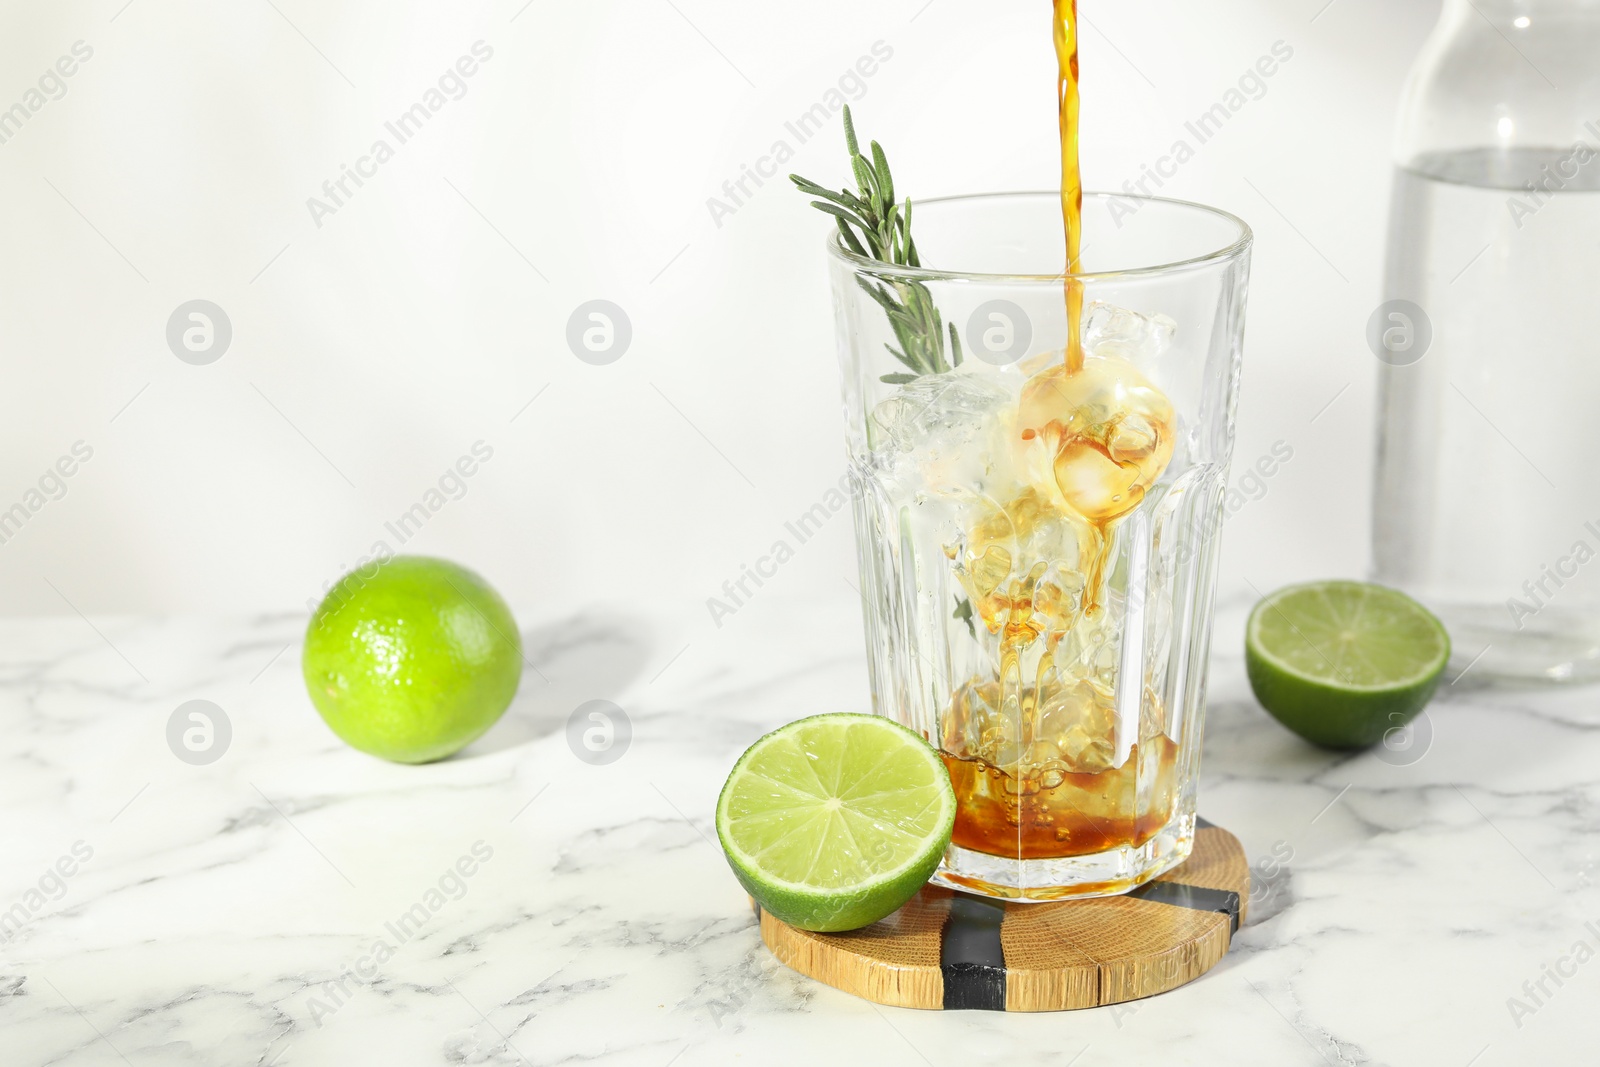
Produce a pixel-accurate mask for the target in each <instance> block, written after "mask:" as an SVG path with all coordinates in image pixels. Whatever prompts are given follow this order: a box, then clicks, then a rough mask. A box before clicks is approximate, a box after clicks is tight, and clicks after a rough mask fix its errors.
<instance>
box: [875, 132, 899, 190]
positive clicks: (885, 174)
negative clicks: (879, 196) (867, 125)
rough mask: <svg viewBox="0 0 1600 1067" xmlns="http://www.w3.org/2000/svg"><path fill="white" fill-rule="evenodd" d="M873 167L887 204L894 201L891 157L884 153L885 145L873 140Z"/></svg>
mask: <svg viewBox="0 0 1600 1067" xmlns="http://www.w3.org/2000/svg"><path fill="white" fill-rule="evenodd" d="M872 169H873V170H874V171H875V172H876V173H877V176H878V188H879V189H882V190H883V201H884V203H886V204H893V203H894V178H892V177H891V176H890V175H889V159H888V157H887V156H885V155H884V154H883V146H882V145H880V144H879V143H878V142H877V141H873V142H872Z"/></svg>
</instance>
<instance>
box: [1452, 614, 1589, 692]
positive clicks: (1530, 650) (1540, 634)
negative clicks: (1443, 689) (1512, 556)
mask: <svg viewBox="0 0 1600 1067" xmlns="http://www.w3.org/2000/svg"><path fill="white" fill-rule="evenodd" d="M1434 610H1435V611H1436V613H1437V614H1438V616H1439V618H1440V620H1441V621H1442V622H1443V623H1444V624H1445V628H1446V629H1447V630H1449V631H1450V643H1451V645H1452V648H1451V657H1450V667H1449V673H1448V675H1447V680H1450V679H1455V678H1461V677H1465V679H1466V682H1467V683H1472V682H1478V683H1480V684H1481V683H1485V682H1504V683H1511V684H1518V683H1533V684H1538V683H1557V684H1560V683H1570V684H1584V683H1589V682H1594V681H1597V680H1600V626H1597V620H1596V618H1595V615H1594V613H1593V612H1588V611H1566V612H1560V611H1558V610H1557V608H1556V607H1555V606H1554V605H1552V606H1551V607H1550V608H1548V609H1546V611H1545V612H1542V613H1541V614H1540V617H1539V618H1537V619H1532V620H1529V621H1528V622H1527V623H1525V624H1524V627H1523V628H1522V629H1521V630H1517V629H1515V628H1513V627H1512V626H1510V625H1508V624H1507V622H1506V619H1507V613H1506V609H1505V607H1504V606H1503V605H1495V606H1493V607H1491V608H1475V607H1460V606H1455V605H1443V604H1441V605H1438V606H1437V607H1435V609H1434Z"/></svg>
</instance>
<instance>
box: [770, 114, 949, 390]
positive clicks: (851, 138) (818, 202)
mask: <svg viewBox="0 0 1600 1067" xmlns="http://www.w3.org/2000/svg"><path fill="white" fill-rule="evenodd" d="M844 137H845V147H846V149H847V150H848V153H849V163H850V171H851V176H852V177H854V178H855V181H856V186H857V190H858V191H857V192H856V193H852V192H851V191H850V190H849V189H848V188H845V189H841V190H839V191H837V192H835V191H834V190H832V189H829V188H827V187H825V186H823V185H820V184H818V183H817V182H813V181H811V180H810V179H809V178H803V177H801V176H800V175H798V174H791V175H790V176H789V179H790V181H792V182H794V184H795V186H796V187H797V188H799V190H800V191H801V192H803V193H806V194H808V195H809V196H812V197H815V198H816V199H814V200H813V201H812V206H813V207H815V208H816V209H817V210H818V211H822V212H825V213H826V214H829V215H832V216H833V218H834V223H835V225H836V226H837V227H838V229H839V240H840V242H841V243H842V245H843V246H844V247H845V248H848V249H849V250H850V251H852V252H854V253H855V254H856V255H859V256H862V257H864V258H867V259H876V260H879V261H881V262H884V263H891V264H897V265H902V266H911V267H920V266H922V258H921V254H920V253H919V252H918V250H917V243H916V241H915V239H913V237H912V236H911V211H912V206H911V198H910V197H907V198H906V199H905V201H904V203H903V205H902V204H900V203H897V202H896V200H895V190H894V175H893V173H892V172H891V171H890V169H889V157H888V155H887V153H885V152H884V150H883V146H882V145H880V144H879V143H878V142H876V141H872V142H869V144H870V147H871V151H872V158H871V159H870V160H869V159H868V158H867V157H866V156H863V155H862V154H861V144H860V141H859V140H858V138H857V136H856V127H855V118H854V116H853V115H852V114H851V113H850V108H849V107H848V106H847V107H845V108H844ZM856 282H857V284H859V285H860V286H861V288H862V289H864V290H865V291H866V292H867V293H868V294H869V295H870V296H871V297H872V299H873V300H874V301H875V302H876V303H877V304H878V306H879V307H881V308H883V311H884V314H885V315H886V316H887V317H888V319H889V327H890V329H891V330H892V331H893V332H894V337H895V340H896V341H897V342H899V346H900V347H899V348H896V347H895V346H894V345H891V344H886V345H884V348H885V349H887V350H888V352H889V353H890V354H891V355H893V356H894V358H895V359H896V360H898V361H899V362H900V363H902V364H904V365H905V366H906V367H907V368H908V369H909V370H911V371H912V372H913V373H914V375H923V374H941V373H944V372H947V371H949V370H950V369H952V368H954V367H959V366H960V365H961V360H962V353H961V342H960V340H959V339H958V337H957V334H956V329H955V326H954V325H953V324H952V325H951V326H950V333H949V338H950V340H949V343H950V348H949V356H948V359H947V357H946V349H945V323H944V320H943V318H942V316H941V315H940V314H939V309H938V307H937V306H936V305H935V304H934V300H933V294H932V293H931V292H930V291H929V289H928V287H927V286H926V285H924V284H923V283H921V282H917V281H910V280H902V279H895V280H893V281H892V282H883V281H869V280H868V279H867V278H865V277H862V276H860V275H858V276H857V278H856ZM903 377H904V376H903V375H901V374H898V373H896V374H891V375H885V376H884V377H883V379H882V380H883V381H884V382H886V383H889V384H904V381H901V380H900V379H901V378H903ZM891 379H894V380H893V381H891Z"/></svg>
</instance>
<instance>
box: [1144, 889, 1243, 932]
mask: <svg viewBox="0 0 1600 1067" xmlns="http://www.w3.org/2000/svg"><path fill="white" fill-rule="evenodd" d="M1128 896H1130V897H1133V898H1134V899H1136V900H1149V901H1153V902H1155V903H1157V904H1171V905H1172V906H1173V907H1177V908H1190V909H1192V910H1194V911H1215V912H1220V913H1221V914H1223V915H1226V916H1227V917H1228V933H1229V934H1230V935H1232V934H1236V933H1238V932H1239V894H1238V893H1235V892H1233V891H1232V890H1228V889H1207V888H1205V887H1204V886H1198V885H1185V884H1183V883H1182V882H1146V883H1145V884H1144V885H1142V886H1140V887H1139V888H1138V889H1135V890H1134V891H1133V892H1131V893H1129V894H1128Z"/></svg>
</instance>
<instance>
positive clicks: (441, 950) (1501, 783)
mask: <svg viewBox="0 0 1600 1067" xmlns="http://www.w3.org/2000/svg"><path fill="white" fill-rule="evenodd" d="M522 618H523V622H524V625H525V626H526V627H527V629H526V634H525V636H526V640H527V649H528V661H529V668H528V670H527V672H526V674H525V677H524V682H523V687H522V691H521V692H520V693H519V695H518V698H517V701H516V703H515V704H514V705H513V708H512V710H511V711H510V712H509V713H508V715H507V717H506V719H505V720H504V721H503V722H502V723H501V724H500V725H499V726H497V727H496V728H495V730H494V731H492V732H491V733H490V734H489V735H488V736H487V737H485V738H484V739H483V740H481V741H480V742H478V743H477V744H475V745H474V746H472V748H471V749H469V750H468V751H467V752H466V753H463V754H462V755H461V756H459V757H457V758H455V759H451V760H448V761H445V762H443V763H439V764H435V765H432V766H427V767H398V766H391V765H388V764H385V763H382V762H380V761H377V760H373V759H370V758H368V757H366V756H363V755H361V754H359V753H356V752H353V751H350V750H349V749H347V748H345V747H344V746H343V745H342V744H340V743H339V742H338V741H337V740H336V739H335V738H334V737H333V736H332V735H331V734H330V733H329V732H328V731H327V729H326V728H325V727H324V726H323V724H322V723H321V721H320V720H319V719H318V718H317V717H316V715H315V713H314V712H313V711H312V709H311V707H310V705H309V703H308V702H307V700H306V698H305V695H304V692H303V689H302V685H301V681H300V677H299V670H298V653H299V637H300V632H301V627H302V626H303V619H302V618H301V617H299V616H293V615H268V616H260V617H256V618H252V619H245V620H231V621H230V620H215V619H96V620H94V628H91V627H90V626H89V625H88V624H87V623H86V622H85V621H84V620H82V619H78V618H64V619H52V620H29V621H13V622H7V623H3V624H0V635H3V638H4V640H3V641H0V724H3V726H4V729H3V730H0V810H3V813H4V818H3V819H0V855H3V856H4V861H3V864H0V1064H3V1065H5V1067H12V1065H25V1067H33V1065H55V1064H62V1065H84V1067H89V1065H108V1067H114V1065H135V1067H145V1065H158V1064H159V1065H164V1067H165V1065H187V1064H195V1065H205V1067H218V1065H233V1064H240V1065H253V1067H267V1065H277V1067H296V1065H323V1064H326V1065H335V1064H339V1065H343V1064H366V1063H372V1064H384V1065H410V1064H419V1065H420V1064H496V1065H498V1064H505V1065H510V1064H528V1065H539V1067H543V1065H556V1064H622V1065H634V1064H637V1065H642V1067H670V1065H673V1064H678V1065H681V1067H690V1065H698V1064H715V1065H723V1064H737V1063H760V1064H763V1065H767V1064H778V1065H782V1064H796V1065H800V1064H804V1065H807V1067H811V1065H815V1064H818V1063H841V1064H855V1063H873V1064H885V1065H891V1064H907V1065H919V1064H929V1065H937V1067H945V1065H950V1067H956V1065H966V1064H971V1063H987V1062H998V1063H1004V1064H1007V1065H1013V1067H1021V1065H1031V1064H1039V1065H1046V1064H1049V1065H1056V1067H1059V1065H1063V1064H1068V1063H1071V1064H1075V1065H1078V1067H1094V1065H1096V1064H1120V1063H1130V1064H1131V1063H1139V1064H1143V1063H1163V1064H1165V1063H1172V1064H1222V1063H1226V1064H1270V1065H1273V1067H1282V1065H1288V1064H1335V1065H1345V1064H1351V1065H1354V1064H1395V1065H1409V1064H1416V1065H1434V1064H1437V1065H1441V1067H1469V1065H1471V1067H1491V1065H1495V1064H1522V1063H1536V1062H1537V1063H1580V1062H1589V1061H1590V1060H1591V1059H1592V1058H1593V1055H1592V1052H1591V1051H1590V1039H1589V1037H1588V1035H1589V1029H1590V1028H1589V1027H1588V1026H1587V1025H1586V1023H1587V1018H1588V1014H1589V1011H1590V1010H1591V1006H1592V1004H1593V1003H1594V998H1595V995H1596V993H1597V992H1600V965H1591V964H1592V959H1593V958H1595V957H1596V956H1597V955H1600V886H1597V882H1600V701H1597V699H1596V697H1597V695H1600V694H1597V692H1596V691H1595V690H1593V689H1574V690H1547V691H1537V690H1535V691H1497V690H1491V689H1484V688H1478V687H1475V686H1474V684H1473V679H1472V678H1471V677H1470V675H1469V676H1468V677H1465V678H1462V679H1460V680H1459V681H1457V682H1456V683H1455V684H1453V685H1448V686H1446V687H1445V691H1444V693H1443V694H1442V695H1441V698H1440V699H1439V701H1437V702H1436V703H1435V704H1434V705H1433V706H1432V707H1431V708H1430V709H1429V711H1428V726H1427V732H1428V734H1429V736H1428V737H1427V738H1426V740H1425V742H1419V743H1418V744H1417V745H1416V746H1415V747H1414V749H1412V750H1410V751H1407V752H1404V753H1383V754H1380V753H1362V754H1355V755H1350V754H1338V753H1328V752H1322V751H1318V750H1315V749H1312V748H1309V747H1308V746H1306V745H1304V744H1302V743H1301V742H1299V741H1298V740H1297V739H1295V738H1294V737H1293V736H1291V735H1290V734H1288V733H1287V732H1285V731H1283V730H1282V729H1280V728H1279V727H1278V726H1277V725H1276V724H1275V723H1273V722H1272V721H1271V720H1270V719H1268V718H1267V717H1266V716H1265V714H1264V713H1263V712H1262V711H1261V710H1260V709H1259V708H1258V707H1256V706H1255V704H1254V702H1253V701H1252V700H1251V698H1250V695H1249V691H1248V688H1247V686H1246V685H1245V683H1244V678H1243V665H1242V656H1241V654H1240V651H1239V649H1240V644H1241V640H1242V630H1243V604H1242V603H1231V604H1225V605H1224V610H1223V611H1222V612H1221V614H1220V615H1219V620H1218V626H1217V631H1216V639H1215V648H1214V651H1213V657H1212V662H1213V667H1212V681H1211V686H1210V693H1211V697H1210V703H1209V708H1208V712H1207V716H1208V722H1207V735H1206V746H1205V760H1204V774H1203V782H1202V786H1201V810H1202V812H1203V813H1204V814H1205V815H1206V816H1207V817H1208V818H1210V819H1211V820H1213V821H1215V822H1217V823H1219V824H1221V825H1224V826H1227V827H1228V828H1229V829H1231V830H1233V831H1234V832H1235V833H1236V834H1238V835H1239V836H1240V838H1241V839H1242V840H1243V841H1244V843H1245V846H1246V850H1247V852H1248V853H1249V856H1250V858H1251V861H1252V865H1253V871H1254V878H1255V886H1254V889H1253V891H1252V899H1251V901H1250V914H1249V919H1248V921H1247V923H1246V925H1245V926H1244V927H1243V928H1242V929H1241V930H1240V932H1239V934H1238V936H1237V938H1236V940H1235V943H1234V948H1233V951H1232V952H1230V954H1229V955H1228V957H1227V958H1226V959H1225V960H1223V962H1222V963H1221V964H1219V965H1218V966H1217V967H1216V968H1215V969H1214V970H1213V971H1212V972H1210V973H1209V974H1208V975H1206V976H1205V977H1204V978H1202V979H1201V980H1199V981H1197V982H1195V983H1193V984H1192V985H1190V986H1187V987H1185V988H1183V989H1181V990H1178V991H1176V992H1173V993H1170V994H1167V995H1164V996H1160V997H1156V998H1152V999H1150V1000H1146V1001H1138V1002H1134V1003H1131V1004H1125V1005H1118V1006H1116V1007H1112V1008H1105V1009H1098V1010H1093V1011H1085V1012H1075V1013H1068V1014H1058V1015H1039V1016H1011V1015H1001V1014H994V1013H977V1012H951V1013H935V1012H914V1011H907V1010H900V1009H888V1008H881V1007H878V1006H875V1005H871V1004H867V1003H865V1002H862V1001H859V1000H855V999H853V998H851V997H848V996H845V995H843V994H841V993H838V992H836V991H834V990H832V989H829V988H826V987H824V986H821V985H818V984H817V983H815V982H812V981H810V980H809V979H806V978H802V977H801V976H799V975H797V974H795V973H793V972H791V971H789V970H787V969H786V968H784V967H783V966H781V965H780V964H778V963H777V962H776V961H775V960H773V958H772V957H771V956H770V955H769V954H768V953H767V952H766V950H765V949H764V948H763V947H762V945H761V943H760V939H759V937H758V935H757V933H756V929H755V923H754V919H753V916H752V914H751V912H750V909H749V907H748V906H747V903H746V900H745V897H744V894H743V892H742V891H741V890H740V888H739V886H738V884H737V883H736V882H735V881H734V879H733V877H732V875H731V874H730V873H729V872H728V869H727V866H726V864H725V862H724V861H723V859H722V856H721V853H720V851H719V850H718V848H717V846H716V842H715V832H714V829H713V827H712V823H711V814H712V809H713V806H714V803H715V799H716V795H717V791H718V789H719V788H720V786H721V783H722V779H723V776H724V774H725V773H726V770H727V768H728V767H729V766H730V765H731V763H732V761H733V759H734V758H735V757H736V756H737V755H738V753H739V752H740V751H742V749H743V748H744V746H746V745H747V744H749V743H750V741H752V740H754V739H755V738H756V737H758V736H759V735H760V734H761V733H762V732H764V731H765V730H767V729H770V728H771V727H773V726H776V725H778V724H780V723H782V722H786V721H788V720H790V719H793V718H797V717H799V716H801V715H806V714H811V713H814V712H818V711H828V710H860V709H862V708H863V707H864V702H865V692H866V685H865V678H864V665H863V657H862V654H861V649H860V624H859V620H858V619H857V617H856V615H855V606H854V605H853V604H852V603H851V602H850V601H849V599H848V598H846V597H839V598H829V599H822V598H818V599H816V600H789V601H784V600H782V598H780V597H778V596H776V595H773V596H771V597H769V598H767V600H765V601H763V602H762V603H760V604H758V605H754V606H752V610H750V611H747V612H742V613H741V614H740V615H739V617H738V618H737V619H736V620H733V621H730V622H729V623H728V625H727V626H726V627H725V628H724V629H722V630H712V629H711V628H709V627H708V626H707V625H706V624H705V622H704V620H703V618H702V617H700V614H699V613H698V612H696V611H693V610H680V609H677V608H674V607H670V606H663V607H661V608H660V609H659V610H655V611H651V612H644V611H641V610H640V609H639V608H638V607H637V606H634V607H630V608H629V609H628V610H627V611H625V612H616V613H612V612H608V611H606V610H604V609H603V608H601V607H596V608H593V609H590V610H587V611H585V612H584V613H582V614H581V615H577V616H573V617H561V616H558V615H549V614H546V615H543V616H541V615H537V614H534V615H524V616H522ZM97 631H98V632H97ZM191 699H205V700H210V701H213V702H215V703H216V704H217V705H219V706H220V707H222V708H223V709H224V711H225V712H226V713H227V715H228V716H229V720H230V722H231V725H232V729H233V737H232V740H231V743H230V745H229V748H228V750H227V751H226V752H225V753H224V754H223V755H222V757H221V758H220V759H218V760H217V761H216V762H214V763H211V764H208V765H203V766H194V765H190V764H188V763H185V762H183V761H181V760H179V759H178V758H176V757H175V756H174V754H173V753H172V752H171V751H170V750H169V749H168V747H167V742H166V725H167V720H168V717H169V716H170V715H171V714H172V712H173V710H174V709H175V708H176V707H177V705H178V704H180V703H182V702H183V701H186V700H191ZM592 699H604V700H609V701H612V702H613V703H615V704H616V705H617V706H618V707H619V708H621V709H622V711H623V713H624V714H625V715H626V716H627V718H628V721H629V723H630V725H631V727H632V739H631V741H630V742H629V744H628V747H627V749H626V750H625V751H623V752H622V754H621V756H620V757H618V758H616V759H615V760H614V761H612V762H595V761H593V760H592V759H585V758H580V753H579V752H578V751H577V750H576V749H575V748H574V747H573V746H572V745H571V744H569V739H568V738H569V722H568V719H569V716H571V714H572V712H573V711H574V709H575V708H576V707H577V706H578V705H579V704H581V703H583V702H584V701H587V700H592ZM468 871H470V873H466V872H468ZM1580 946H1584V947H1580Z"/></svg>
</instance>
